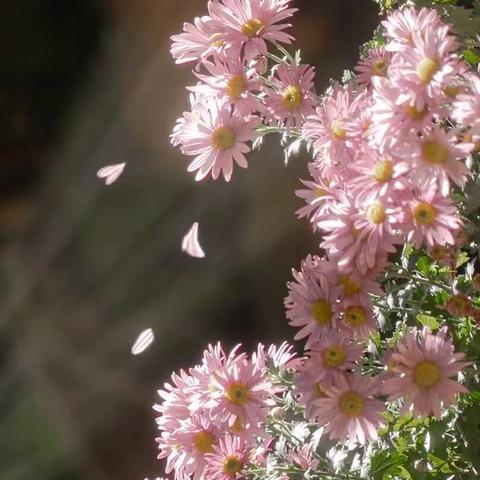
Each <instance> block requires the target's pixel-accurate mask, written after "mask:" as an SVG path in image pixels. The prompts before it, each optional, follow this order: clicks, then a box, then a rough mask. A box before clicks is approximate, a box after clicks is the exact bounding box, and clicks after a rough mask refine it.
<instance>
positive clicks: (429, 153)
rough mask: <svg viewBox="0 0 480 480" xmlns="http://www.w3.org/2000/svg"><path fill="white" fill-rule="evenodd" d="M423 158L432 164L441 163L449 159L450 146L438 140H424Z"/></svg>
mask: <svg viewBox="0 0 480 480" xmlns="http://www.w3.org/2000/svg"><path fill="white" fill-rule="evenodd" d="M422 158H423V160H425V162H427V163H431V164H432V165H441V164H442V163H445V162H446V161H447V160H448V147H447V146H445V145H444V144H443V143H440V142H436V141H427V142H423V144H422Z"/></svg>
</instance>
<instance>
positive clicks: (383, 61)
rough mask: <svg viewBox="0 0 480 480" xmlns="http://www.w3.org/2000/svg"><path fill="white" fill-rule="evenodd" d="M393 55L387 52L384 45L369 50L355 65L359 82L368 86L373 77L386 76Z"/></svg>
mask: <svg viewBox="0 0 480 480" xmlns="http://www.w3.org/2000/svg"><path fill="white" fill-rule="evenodd" d="M391 57H392V54H391V53H390V52H387V51H386V50H385V49H384V48H383V47H379V48H372V49H371V50H369V51H368V52H367V54H366V56H365V57H364V58H362V59H361V60H360V61H359V62H358V64H357V66H356V67H355V71H356V72H357V78H358V83H359V84H360V85H365V86H368V85H370V83H371V79H372V77H386V76H387V73H388V66H389V64H390V60H391Z"/></svg>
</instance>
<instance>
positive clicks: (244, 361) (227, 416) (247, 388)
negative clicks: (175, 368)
mask: <svg viewBox="0 0 480 480" xmlns="http://www.w3.org/2000/svg"><path fill="white" fill-rule="evenodd" d="M237 348H238V347H237ZM236 350H237V349H234V352H235V353H234V354H233V355H232V354H230V355H229V356H228V357H226V361H224V362H220V363H219V362H217V361H214V362H213V364H212V365H209V364H206V363H205V360H204V368H203V369H202V370H201V371H200V370H197V371H196V372H195V373H193V374H194V375H195V376H196V377H197V378H198V380H199V383H200V384H201V385H202V386H203V387H204V388H203V392H202V393H201V394H198V393H197V392H194V394H193V395H192V397H191V403H192V405H191V407H190V408H191V409H192V410H194V411H201V410H202V409H209V415H210V418H211V419H212V420H216V421H220V422H222V423H223V422H225V423H226V424H227V425H228V426H229V427H230V428H232V427H233V429H234V430H249V429H253V430H255V429H256V428H258V425H259V424H260V423H261V422H262V421H263V420H264V419H265V418H266V416H267V415H268V413H269V411H270V408H271V407H272V406H273V405H275V402H274V401H273V400H272V398H271V396H272V394H273V393H274V392H275V390H274V389H273V387H272V385H271V383H270V382H269V381H268V379H267V377H266V368H265V364H264V362H263V357H259V356H255V357H252V359H248V358H247V356H246V355H245V354H239V355H237V354H236Z"/></svg>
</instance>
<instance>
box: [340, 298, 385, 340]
mask: <svg viewBox="0 0 480 480" xmlns="http://www.w3.org/2000/svg"><path fill="white" fill-rule="evenodd" d="M341 306H342V319H341V325H342V327H344V328H345V329H346V330H347V331H348V332H349V334H350V335H351V336H352V338H356V339H359V340H364V339H365V338H367V337H368V336H369V335H370V332H372V331H375V330H377V328H378V325H377V322H376V321H375V319H374V318H373V309H372V305H371V302H370V299H369V298H368V297H367V298H365V297H363V298H362V297H360V296H358V295H355V296H353V297H350V298H345V299H344V300H342V301H341Z"/></svg>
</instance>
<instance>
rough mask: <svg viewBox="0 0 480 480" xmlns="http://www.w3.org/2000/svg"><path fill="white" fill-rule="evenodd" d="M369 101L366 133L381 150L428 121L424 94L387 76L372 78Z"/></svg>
mask: <svg viewBox="0 0 480 480" xmlns="http://www.w3.org/2000/svg"><path fill="white" fill-rule="evenodd" d="M372 85H373V90H372V95H373V102H372V106H371V124H370V126H369V131H368V134H369V135H370V136H371V138H372V139H373V142H374V143H375V145H377V146H378V147H380V148H381V149H382V150H385V149H389V148H391V147H392V146H394V145H395V144H397V143H399V142H400V143H401V140H402V138H403V137H404V136H405V134H407V133H410V132H415V133H416V132H417V131H422V130H423V129H424V128H425V127H426V126H428V125H431V124H432V116H433V113H432V112H431V110H430V109H429V105H428V104H427V99H426V97H425V95H422V94H421V93H419V92H417V93H414V92H413V91H411V90H409V89H406V88H399V87H398V86H397V85H394V84H392V82H390V81H389V80H388V79H385V78H380V77H375V78H373V79H372Z"/></svg>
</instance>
